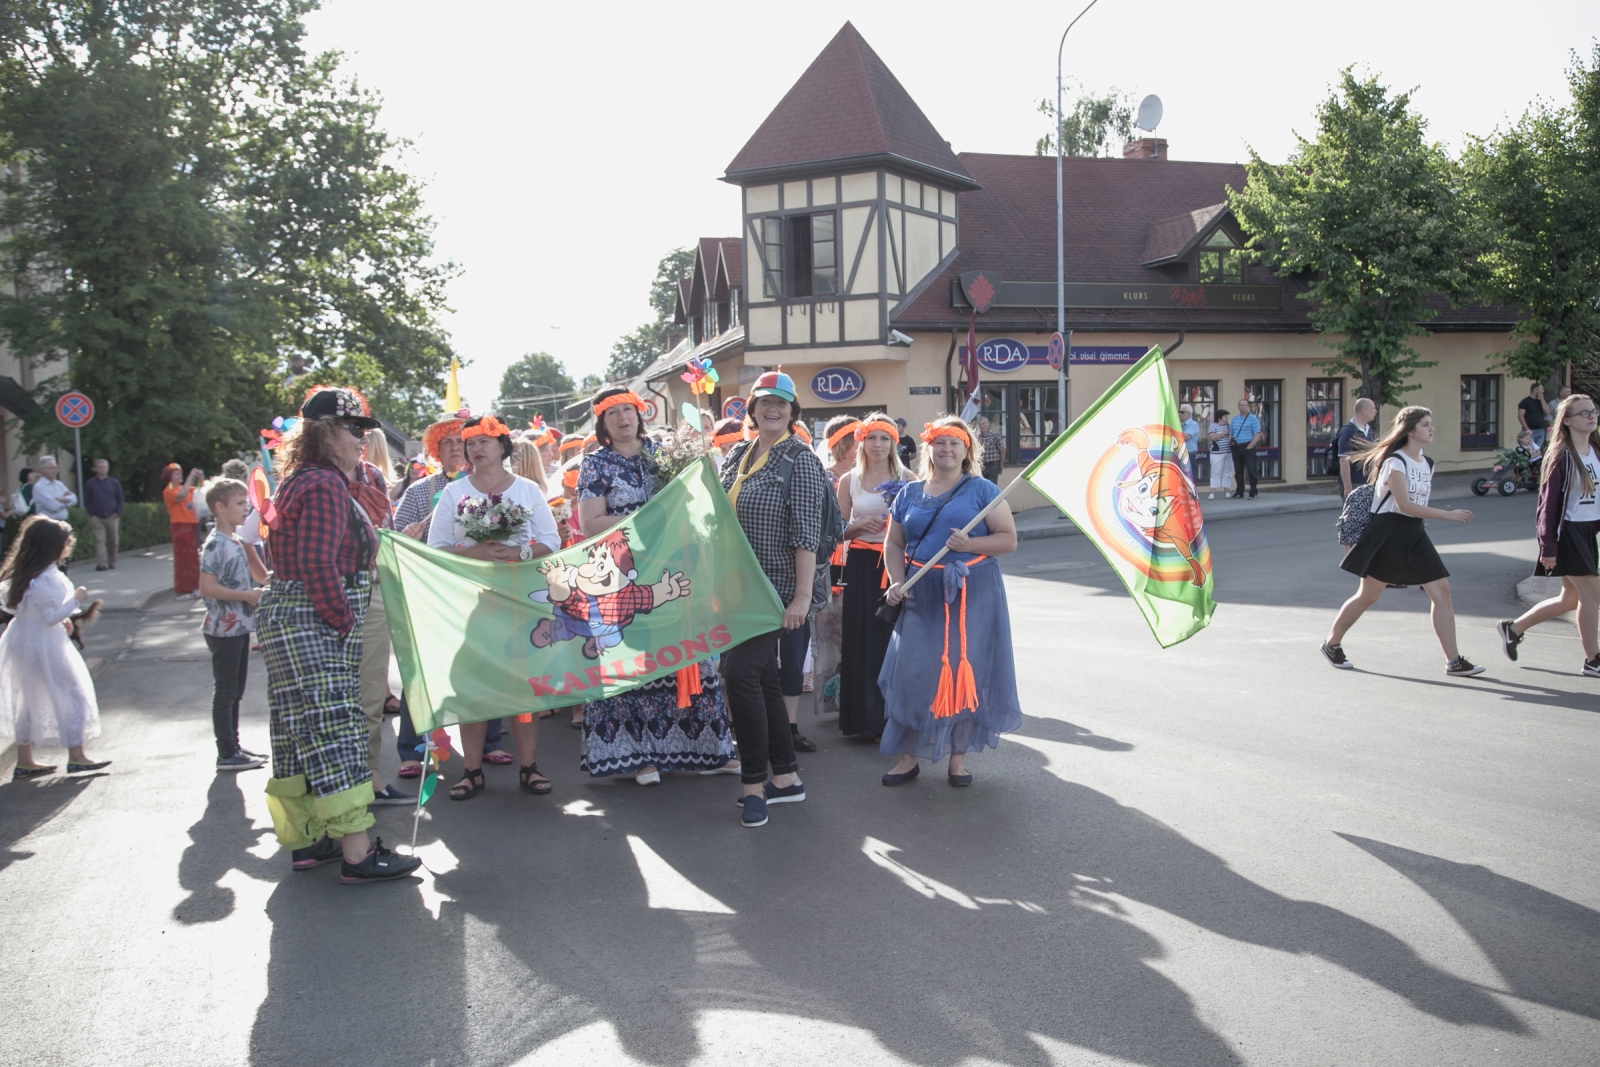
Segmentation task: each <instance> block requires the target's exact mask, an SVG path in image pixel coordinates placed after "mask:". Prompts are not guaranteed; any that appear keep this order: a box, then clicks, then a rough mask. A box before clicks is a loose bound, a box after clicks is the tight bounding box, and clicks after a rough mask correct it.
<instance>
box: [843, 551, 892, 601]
mask: <svg viewBox="0 0 1600 1067" xmlns="http://www.w3.org/2000/svg"><path fill="white" fill-rule="evenodd" d="M850 547H851V548H859V549H861V550H863V551H866V552H876V553H877V554H878V555H880V556H881V555H883V542H882V541H859V540H852V541H851V542H850ZM878 570H879V571H880V572H882V576H881V577H880V578H879V579H878V588H879V589H887V588H889V568H888V567H885V566H884V565H883V561H882V560H879V561H878Z"/></svg>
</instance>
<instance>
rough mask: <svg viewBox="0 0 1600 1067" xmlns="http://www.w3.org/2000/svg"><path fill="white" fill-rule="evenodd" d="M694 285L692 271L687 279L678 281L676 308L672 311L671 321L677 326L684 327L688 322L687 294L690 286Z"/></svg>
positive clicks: (688, 305)
mask: <svg viewBox="0 0 1600 1067" xmlns="http://www.w3.org/2000/svg"><path fill="white" fill-rule="evenodd" d="M693 284H694V274H693V271H691V272H690V275H689V277H687V278H679V279H678V306H677V307H676V308H674V309H673V313H672V321H673V322H675V323H677V324H678V325H680V326H682V325H686V324H687V323H688V321H689V307H690V304H689V293H690V286H691V285H693Z"/></svg>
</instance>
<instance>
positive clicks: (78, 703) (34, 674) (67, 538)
mask: <svg viewBox="0 0 1600 1067" xmlns="http://www.w3.org/2000/svg"><path fill="white" fill-rule="evenodd" d="M72 547H73V537H72V527H70V526H68V525H67V524H66V523H64V522H58V521H57V520H55V519H52V518H48V517H46V516H44V515H30V516H29V517H28V518H27V519H26V520H25V521H24V522H23V524H22V529H21V530H20V531H19V532H18V535H17V539H16V541H15V542H14V543H13V544H12V546H11V551H10V552H8V553H7V554H6V559H5V564H4V565H3V566H0V602H3V603H4V604H5V607H6V610H7V611H8V612H9V613H10V614H11V615H12V620H11V625H9V626H7V627H6V630H5V633H3V634H0V751H4V750H5V749H6V748H9V747H10V745H11V742H12V741H13V740H15V741H16V745H17V769H16V772H15V773H14V775H13V778H14V779H22V778H34V777H37V776H39V775H44V774H51V773H53V772H54V771H55V769H56V768H55V766H54V765H53V764H50V765H46V764H41V763H36V762H34V759H33V749H34V746H35V745H50V746H52V747H53V746H58V745H59V746H62V747H64V748H66V750H67V773H68V774H81V773H83V772H85V771H98V770H101V769H102V768H104V767H107V766H109V765H110V763H111V761H110V760H99V761H96V760H91V759H90V758H89V757H88V755H87V754H85V753H84V751H83V746H84V743H85V742H87V741H91V740H93V739H94V738H96V737H98V736H100V703H99V701H98V700H97V699H96V697H95V691H94V679H92V678H90V677H89V668H88V667H87V666H86V665H85V664H84V662H83V657H82V656H81V655H79V653H78V650H77V649H75V648H73V647H72V639H71V638H69V637H68V636H67V631H66V628H65V627H63V626H62V625H61V624H62V623H63V622H65V621H66V620H67V618H68V617H69V616H70V615H71V614H72V613H73V612H74V611H77V610H78V606H79V605H80V604H82V603H83V602H84V601H85V600H88V599H89V591H88V590H87V589H85V588H84V587H83V586H81V585H80V586H78V587H77V588H76V589H74V588H73V586H72V583H71V582H70V581H68V580H67V575H66V573H65V572H64V571H62V569H61V567H60V564H63V563H65V562H66V561H67V560H69V559H71V558H72Z"/></svg>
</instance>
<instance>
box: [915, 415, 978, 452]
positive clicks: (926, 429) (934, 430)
mask: <svg viewBox="0 0 1600 1067" xmlns="http://www.w3.org/2000/svg"><path fill="white" fill-rule="evenodd" d="M937 437H954V438H955V439H957V440H958V441H960V442H961V443H962V444H964V445H966V446H967V450H968V451H971V450H972V435H971V434H969V433H967V431H965V430H963V429H962V428H961V427H959V426H935V425H934V424H933V423H931V422H925V423H923V424H922V440H923V443H924V444H930V445H931V444H933V441H934V438H937Z"/></svg>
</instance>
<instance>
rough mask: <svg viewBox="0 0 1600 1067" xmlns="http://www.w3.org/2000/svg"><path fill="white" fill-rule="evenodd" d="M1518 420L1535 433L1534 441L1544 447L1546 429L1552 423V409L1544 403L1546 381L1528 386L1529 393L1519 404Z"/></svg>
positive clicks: (1524, 427)
mask: <svg viewBox="0 0 1600 1067" xmlns="http://www.w3.org/2000/svg"><path fill="white" fill-rule="evenodd" d="M1517 422H1518V423H1519V424H1520V425H1521V426H1522V428H1523V429H1524V430H1527V431H1528V432H1529V433H1531V434H1533V443H1534V444H1536V445H1538V446H1539V447H1540V448H1541V449H1542V448H1544V438H1545V431H1546V429H1547V428H1548V427H1549V425H1550V409H1549V408H1548V407H1546V406H1545V403H1544V383H1543V382H1534V383H1533V384H1532V385H1530V386H1528V395H1527V396H1525V397H1523V398H1522V400H1521V401H1519V402H1518V404H1517Z"/></svg>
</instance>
